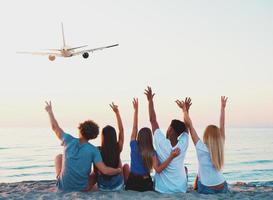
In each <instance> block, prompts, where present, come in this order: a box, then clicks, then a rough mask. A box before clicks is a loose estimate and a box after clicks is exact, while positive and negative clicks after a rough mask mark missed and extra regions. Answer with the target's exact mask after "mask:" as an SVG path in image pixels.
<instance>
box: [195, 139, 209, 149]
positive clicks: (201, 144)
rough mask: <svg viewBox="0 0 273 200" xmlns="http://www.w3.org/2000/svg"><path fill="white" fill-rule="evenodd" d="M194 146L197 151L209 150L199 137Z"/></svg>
mask: <svg viewBox="0 0 273 200" xmlns="http://www.w3.org/2000/svg"><path fill="white" fill-rule="evenodd" d="M195 148H196V150H197V151H198V150H199V151H205V152H209V150H208V147H207V145H206V144H204V142H203V141H202V140H200V139H199V140H198V142H197V143H196V145H195Z"/></svg>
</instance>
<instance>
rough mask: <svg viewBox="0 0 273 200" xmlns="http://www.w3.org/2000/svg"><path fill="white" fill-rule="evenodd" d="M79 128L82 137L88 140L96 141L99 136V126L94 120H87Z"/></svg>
mask: <svg viewBox="0 0 273 200" xmlns="http://www.w3.org/2000/svg"><path fill="white" fill-rule="evenodd" d="M78 128H79V130H80V133H81V135H82V136H83V137H84V138H85V139H86V140H91V139H95V138H96V137H97V136H98V134H99V126H98V125H97V123H95V122H94V121H92V120H87V121H85V122H83V123H80V125H79V127H78Z"/></svg>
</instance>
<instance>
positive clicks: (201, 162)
mask: <svg viewBox="0 0 273 200" xmlns="http://www.w3.org/2000/svg"><path fill="white" fill-rule="evenodd" d="M195 148H196V153H197V158H198V178H199V180H200V182H201V183H202V184H203V185H205V186H215V185H220V184H221V183H223V182H225V180H226V179H225V177H224V176H223V174H222V172H221V171H218V170H216V168H215V167H214V165H213V164H212V161H211V157H210V153H209V150H208V147H207V146H206V145H205V144H204V143H203V142H202V141H201V140H198V142H197V143H196V145H195Z"/></svg>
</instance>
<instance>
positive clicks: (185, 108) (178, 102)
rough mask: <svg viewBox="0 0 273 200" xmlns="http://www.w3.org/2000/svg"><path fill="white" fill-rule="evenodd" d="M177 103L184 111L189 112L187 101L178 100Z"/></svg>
mask: <svg viewBox="0 0 273 200" xmlns="http://www.w3.org/2000/svg"><path fill="white" fill-rule="evenodd" d="M175 103H176V104H177V105H178V107H179V108H181V109H182V110H183V112H187V107H186V103H185V102H184V101H179V100H176V101H175Z"/></svg>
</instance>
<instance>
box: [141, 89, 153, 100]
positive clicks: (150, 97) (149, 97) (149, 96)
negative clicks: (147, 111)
mask: <svg viewBox="0 0 273 200" xmlns="http://www.w3.org/2000/svg"><path fill="white" fill-rule="evenodd" d="M144 94H145V95H146V97H147V100H148V101H152V100H153V98H154V96H155V93H153V91H152V88H151V87H149V86H148V87H147V89H146V90H145V92H144Z"/></svg>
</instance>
